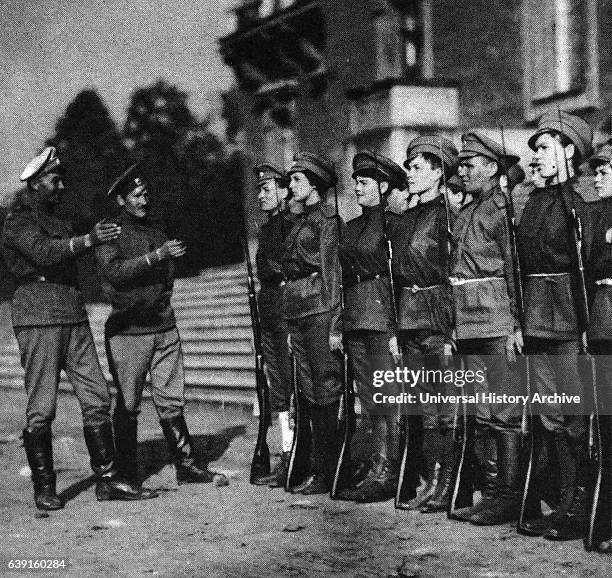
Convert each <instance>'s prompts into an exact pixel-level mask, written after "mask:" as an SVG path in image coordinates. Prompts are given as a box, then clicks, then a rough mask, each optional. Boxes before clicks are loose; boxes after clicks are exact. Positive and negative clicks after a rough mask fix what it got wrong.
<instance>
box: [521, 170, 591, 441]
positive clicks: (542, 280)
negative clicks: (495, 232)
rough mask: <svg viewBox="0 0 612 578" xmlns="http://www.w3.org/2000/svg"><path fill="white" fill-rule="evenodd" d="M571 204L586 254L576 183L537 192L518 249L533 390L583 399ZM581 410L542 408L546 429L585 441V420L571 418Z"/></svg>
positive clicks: (585, 224) (587, 228)
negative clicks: (562, 432) (579, 365)
mask: <svg viewBox="0 0 612 578" xmlns="http://www.w3.org/2000/svg"><path fill="white" fill-rule="evenodd" d="M564 198H565V201H564ZM572 205H573V206H575V208H576V212H577V214H578V215H579V216H580V217H581V219H582V225H583V233H584V239H585V246H584V249H585V254H587V253H588V247H589V238H590V225H589V219H588V216H587V207H586V204H585V203H584V201H583V200H582V198H581V197H580V196H579V195H578V193H576V191H575V190H574V186H573V183H572V181H569V182H568V183H566V184H564V185H563V186H562V187H559V186H550V187H544V188H540V189H534V191H533V192H532V193H531V194H530V196H529V199H528V200H527V204H526V205H525V209H524V210H523V214H522V216H521V222H520V224H519V228H518V235H517V245H518V251H519V257H520V260H521V270H522V273H523V276H524V278H525V282H524V288H525V324H524V334H525V351H526V353H527V354H529V355H530V360H531V366H532V384H533V387H534V388H535V390H536V391H537V392H538V393H543V394H554V393H559V394H562V393H565V394H567V395H572V396H573V395H579V396H580V398H581V399H583V394H584V387H583V383H582V381H581V378H580V375H579V373H578V352H579V338H580V331H581V329H580V328H579V324H578V318H577V315H576V297H577V295H578V293H577V292H576V288H575V284H574V281H573V278H572V277H573V275H572V272H573V271H574V270H575V267H576V265H575V258H574V252H575V248H574V247H573V246H572V244H573V241H572V238H571V235H570V231H571V226H572V225H571V220H570V218H569V215H568V210H570V208H571V206H572ZM579 411H580V408H579V407H578V406H574V407H573V408H571V407H569V406H565V407H564V406H561V405H560V404H547V405H544V406H543V407H542V408H541V419H542V423H543V424H544V426H545V428H546V429H547V430H551V431H566V432H567V433H568V434H569V435H570V436H571V437H572V438H574V439H581V438H582V437H583V436H584V433H585V430H584V423H583V419H582V417H580V416H571V415H567V414H569V413H576V412H579Z"/></svg>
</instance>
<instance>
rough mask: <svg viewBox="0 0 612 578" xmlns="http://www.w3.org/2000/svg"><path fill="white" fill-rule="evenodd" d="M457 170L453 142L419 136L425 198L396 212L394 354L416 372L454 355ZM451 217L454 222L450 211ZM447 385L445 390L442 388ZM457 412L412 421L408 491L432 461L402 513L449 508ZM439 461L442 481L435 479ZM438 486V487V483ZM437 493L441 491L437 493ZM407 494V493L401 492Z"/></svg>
mask: <svg viewBox="0 0 612 578" xmlns="http://www.w3.org/2000/svg"><path fill="white" fill-rule="evenodd" d="M456 165H457V149H456V147H455V145H454V144H453V143H452V141H450V140H449V139H447V138H445V137H443V136H441V135H436V134H427V135H422V136H418V137H416V138H415V139H413V140H412V141H411V142H410V143H409V144H408V148H407V150H406V160H405V161H404V167H406V171H407V183H408V191H409V193H410V194H411V195H412V196H413V197H414V198H417V199H418V202H417V203H416V204H415V205H414V206H410V207H409V208H408V209H407V211H406V212H405V213H403V214H401V215H395V214H392V215H389V235H390V238H391V242H392V244H393V263H392V266H393V276H394V281H395V287H396V293H397V294H398V295H399V300H398V327H397V340H395V339H394V340H392V341H391V343H390V348H391V351H392V352H393V353H394V354H395V355H398V354H399V350H398V344H397V341H399V347H400V348H401V351H402V353H403V354H404V355H405V356H406V357H404V359H405V360H407V364H408V365H409V366H410V367H413V366H414V367H417V366H418V367H421V366H422V365H424V364H425V366H426V367H427V368H428V369H436V366H438V367H439V363H438V361H440V360H442V359H444V357H445V354H450V349H451V347H450V344H451V342H452V331H453V328H452V311H451V308H450V306H449V305H450V303H451V293H450V289H449V286H448V273H447V271H448V259H449V255H448V251H447V247H448V243H447V241H448V239H447V238H446V231H447V223H446V206H445V205H446V202H447V201H446V197H445V196H444V194H445V191H444V185H445V184H446V180H447V179H448V178H449V177H450V176H451V175H452V173H453V171H454V170H455V168H456ZM449 216H450V218H451V221H452V218H453V215H452V211H451V210H450V207H449ZM416 387H417V388H418V389H419V393H423V392H427V393H430V394H431V393H434V390H435V393H441V391H440V387H436V386H433V385H431V384H429V385H426V384H423V383H419V384H417V386H416ZM442 387H444V386H443V385H442ZM451 410H452V408H448V407H444V406H441V405H440V406H438V405H436V404H432V403H423V404H421V407H420V411H421V413H422V415H423V419H422V421H421V420H420V419H418V418H415V417H412V416H411V417H410V418H409V422H410V429H411V431H412V432H413V433H414V432H416V431H418V430H421V431H420V433H419V434H418V435H417V436H416V438H417V439H418V440H421V441H419V443H418V444H416V443H414V439H415V436H408V437H407V439H406V440H402V441H405V442H407V444H408V445H407V446H406V447H404V448H403V450H404V455H405V456H406V465H405V468H404V471H405V472H407V473H406V474H405V477H404V479H400V480H399V483H400V484H401V487H402V491H403V489H404V488H406V487H407V486H409V485H412V486H413V489H415V486H416V485H418V477H417V478H416V479H415V478H414V473H415V472H418V470H419V464H420V463H421V462H422V460H423V458H424V461H425V469H424V472H423V474H424V477H425V479H426V484H425V485H424V486H423V488H421V490H420V491H419V492H418V493H417V495H416V497H415V498H414V499H412V500H409V501H404V500H400V501H399V502H398V503H397V505H398V506H399V507H401V508H403V509H416V510H418V509H422V511H424V512H425V511H427V512H434V511H442V510H444V509H446V502H447V498H448V489H449V483H450V477H449V475H447V474H448V473H449V472H450V471H451V470H452V467H453V463H452V451H451V450H452V437H453V436H452V414H451ZM437 463H439V464H440V472H442V478H441V479H440V480H439V481H438V480H437V477H436V472H437V471H438V470H436V464H437ZM436 482H438V483H437V485H436ZM434 490H435V491H434ZM400 493H401V492H400Z"/></svg>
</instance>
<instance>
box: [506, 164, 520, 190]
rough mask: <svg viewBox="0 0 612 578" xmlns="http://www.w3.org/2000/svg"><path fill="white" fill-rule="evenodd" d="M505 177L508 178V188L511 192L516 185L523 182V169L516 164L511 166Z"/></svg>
mask: <svg viewBox="0 0 612 578" xmlns="http://www.w3.org/2000/svg"><path fill="white" fill-rule="evenodd" d="M506 175H507V178H508V188H509V189H510V190H512V189H513V188H514V187H516V185H518V184H520V183H522V182H523V181H524V180H525V171H524V170H523V167H521V165H519V164H518V163H515V164H513V165H512V166H511V167H509V168H508V170H507V171H506Z"/></svg>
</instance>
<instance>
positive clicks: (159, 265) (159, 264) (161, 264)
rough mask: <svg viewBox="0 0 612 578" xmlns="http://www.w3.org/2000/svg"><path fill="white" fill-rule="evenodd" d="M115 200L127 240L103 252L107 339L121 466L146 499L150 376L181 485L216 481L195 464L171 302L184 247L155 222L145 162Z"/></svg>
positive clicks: (121, 183) (115, 191) (99, 254)
mask: <svg viewBox="0 0 612 578" xmlns="http://www.w3.org/2000/svg"><path fill="white" fill-rule="evenodd" d="M108 194H109V195H110V196H113V197H114V199H115V200H116V201H117V203H118V205H119V206H120V207H121V214H120V215H119V217H118V218H117V221H118V223H119V224H120V226H121V234H120V235H119V237H118V238H117V239H114V240H113V241H111V242H109V243H107V244H105V245H102V246H100V247H98V248H97V249H96V259H97V262H98V269H99V271H100V277H101V281H102V289H103V291H104V294H105V296H106V298H107V300H108V302H109V303H110V304H111V305H112V310H111V313H110V315H109V317H108V319H107V321H106V326H105V336H106V350H107V358H108V364H109V369H110V372H111V375H112V376H113V380H114V382H115V385H116V387H117V393H118V395H117V406H116V408H115V413H114V415H113V423H114V426H115V439H116V442H117V453H118V458H119V464H120V468H121V470H122V473H123V474H124V476H125V477H126V478H127V479H128V480H130V482H131V483H132V484H134V485H136V486H137V487H138V488H139V491H140V493H141V495H142V496H143V497H155V496H156V495H157V494H156V493H155V492H152V491H151V490H148V489H146V488H142V487H141V486H140V485H139V482H138V465H137V461H136V453H137V452H136V446H137V437H138V433H137V428H138V414H139V412H140V403H141V400H142V392H143V389H144V385H145V379H146V376H147V374H150V376H151V392H152V397H153V403H154V404H155V409H156V410H157V414H158V416H159V420H160V424H161V426H162V430H163V432H164V437H165V438H166V443H167V445H168V449H169V450H170V454H171V455H172V457H173V460H174V463H175V466H176V477H177V481H178V483H179V484H184V483H198V482H210V481H212V480H213V476H214V473H213V472H209V471H208V470H207V469H205V468H204V469H202V468H200V467H198V465H196V460H195V456H194V448H193V444H192V442H191V437H190V435H189V430H188V428H187V423H186V421H185V417H184V413H183V407H184V405H185V395H184V389H185V379H184V369H183V353H182V347H181V339H180V336H179V333H178V331H177V328H176V319H175V316H174V310H173V308H172V305H171V303H170V299H171V296H172V288H173V279H174V260H175V259H177V258H179V257H182V256H183V255H184V254H185V252H186V249H185V246H184V245H183V243H182V242H181V241H178V240H176V239H172V240H168V239H167V238H166V235H165V234H164V233H163V232H162V231H161V230H160V229H159V228H158V227H157V226H156V225H155V224H154V223H153V222H152V221H151V220H150V219H149V185H148V181H147V178H146V177H145V175H144V173H143V171H142V168H141V167H140V166H139V165H138V164H134V165H132V166H130V167H129V168H128V169H127V170H126V171H124V172H123V173H122V174H121V175H120V176H119V177H118V178H117V180H116V181H115V182H114V183H113V184H112V186H111V187H110V189H109V192H108Z"/></svg>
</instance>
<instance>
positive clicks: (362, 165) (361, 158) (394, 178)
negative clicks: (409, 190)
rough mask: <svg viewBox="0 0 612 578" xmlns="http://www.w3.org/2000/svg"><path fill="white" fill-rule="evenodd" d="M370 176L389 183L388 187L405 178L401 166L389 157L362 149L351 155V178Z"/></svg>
mask: <svg viewBox="0 0 612 578" xmlns="http://www.w3.org/2000/svg"><path fill="white" fill-rule="evenodd" d="M359 176H362V177H371V178H373V179H375V180H377V181H379V182H380V181H382V182H387V183H389V189H393V188H395V187H398V186H401V185H402V184H403V183H404V181H405V180H406V173H404V170H403V169H402V167H400V166H399V165H398V164H397V163H395V162H393V161H392V160H391V159H390V158H387V157H384V156H382V155H379V154H377V153H374V152H370V151H364V152H360V153H357V154H356V155H355V156H354V157H353V178H355V177H359Z"/></svg>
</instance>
